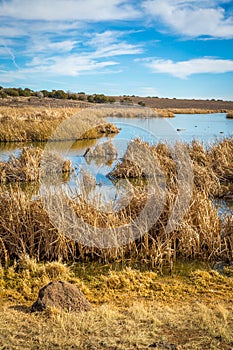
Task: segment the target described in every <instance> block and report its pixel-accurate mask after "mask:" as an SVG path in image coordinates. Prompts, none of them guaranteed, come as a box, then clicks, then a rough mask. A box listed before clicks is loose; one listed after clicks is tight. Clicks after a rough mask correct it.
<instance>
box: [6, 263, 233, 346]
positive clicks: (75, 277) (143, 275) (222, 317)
mask: <svg viewBox="0 0 233 350" xmlns="http://www.w3.org/2000/svg"><path fill="white" fill-rule="evenodd" d="M175 268H176V269H174V274H173V276H167V275H166V276H161V275H159V274H158V273H156V272H155V271H150V270H148V269H144V270H143V268H142V269H141V270H140V269H138V268H124V267H120V266H119V265H117V266H114V265H112V266H111V264H109V265H108V266H106V265H105V266H104V265H100V264H95V263H91V264H74V265H73V266H71V267H68V266H66V265H63V264H61V263H59V262H52V263H46V264H37V263H36V261H35V260H33V259H29V258H28V257H27V256H21V257H20V259H19V260H18V262H15V263H14V265H12V266H10V267H8V268H6V269H4V268H1V271H0V272H1V275H0V284H1V287H2V288H1V290H0V297H1V311H0V334H1V337H0V347H2V348H6V349H22V348H23V349H28V350H29V349H30V350H34V349H38V348H39V349H48V348H49V349H53V348H54V347H56V348H59V349H65V350H66V349H67V350H68V349H71V348H75V349H80V350H89V349H106V350H123V349H124V350H137V349H138V350H149V349H151V348H158V349H162V350H165V349H177V350H179V349H184V350H185V349H186V350H188V349H190V350H191V349H192V350H208V349H210V348H213V349H216V350H229V349H230V348H231V346H232V343H233V338H232V326H233V314H232V300H233V294H232V291H233V288H232V287H233V278H232V275H226V274H225V272H224V273H223V274H222V275H220V274H219V273H217V272H216V271H213V270H210V269H207V270H206V269H203V268H202V267H200V266H199V268H198V266H195V265H192V264H186V265H185V264H183V265H180V266H179V265H177V266H175ZM59 279H62V280H63V279H66V280H67V281H69V282H70V283H72V284H75V285H76V286H77V287H78V288H79V289H80V290H82V292H83V293H84V294H85V295H86V297H87V298H88V299H89V301H91V303H92V304H93V305H95V306H94V307H93V309H92V311H89V312H88V313H81V314H80V313H78V314H76V313H75V312H71V313H69V312H64V311H61V310H59V309H55V308H50V309H47V310H45V311H44V312H43V313H41V314H39V313H30V305H31V303H32V301H33V300H35V297H36V296H37V293H38V290H39V289H40V288H41V287H42V286H43V285H44V284H46V283H48V282H49V281H51V280H53V281H58V280H59ZM6 300H7V301H8V303H7V304H6Z"/></svg>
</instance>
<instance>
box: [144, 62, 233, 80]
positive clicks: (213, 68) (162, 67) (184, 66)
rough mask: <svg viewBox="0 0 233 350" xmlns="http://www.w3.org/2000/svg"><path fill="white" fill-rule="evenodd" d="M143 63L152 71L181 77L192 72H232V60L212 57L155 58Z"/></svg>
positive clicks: (183, 77) (185, 76)
mask: <svg viewBox="0 0 233 350" xmlns="http://www.w3.org/2000/svg"><path fill="white" fill-rule="evenodd" d="M145 65H146V66H147V67H149V68H151V70H152V71H153V72H154V73H167V74H171V75H173V76H174V77H177V78H181V79H185V78H187V77H188V76H190V75H192V74H202V73H227V72H233V60H223V59H213V58H197V59H192V60H189V61H180V62H173V61H172V60H163V59H157V60H153V61H151V62H149V63H145Z"/></svg>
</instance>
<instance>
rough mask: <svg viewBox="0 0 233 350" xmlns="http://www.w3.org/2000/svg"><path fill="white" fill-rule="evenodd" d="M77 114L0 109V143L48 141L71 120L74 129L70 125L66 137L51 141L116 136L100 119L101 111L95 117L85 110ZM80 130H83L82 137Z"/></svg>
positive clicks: (73, 111)
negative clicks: (104, 135) (60, 127)
mask: <svg viewBox="0 0 233 350" xmlns="http://www.w3.org/2000/svg"><path fill="white" fill-rule="evenodd" d="M81 111H82V109H80V108H47V109H45V108H43V107H36V108H34V107H23V108H15V107H0V142H22V141H24V142H26V141H27V142H28V141H29V142H32V141H33V142H36V141H38V142H44V141H48V140H49V139H50V137H51V135H53V133H54V132H55V130H56V129H57V128H58V127H59V126H60V125H62V123H64V122H65V121H67V123H69V121H70V123H71V122H72V123H74V124H75V120H76V123H78V125H76V128H74V127H73V128H72V126H71V125H70V126H68V127H69V134H68V132H65V134H64V135H62V133H60V134H59V135H57V137H56V136H53V139H54V140H55V141H58V140H62V139H72V140H78V139H93V138H98V137H101V136H103V134H106V135H108V134H111V133H118V129H117V128H116V127H115V126H114V125H112V124H110V123H107V122H106V121H105V120H104V118H102V115H103V114H104V113H102V112H101V110H100V111H96V113H95V114H94V113H93V112H88V110H86V111H84V112H82V115H80V114H81ZM84 114H85V115H84ZM77 119H78V122H77ZM80 128H83V133H82V132H81V131H80Z"/></svg>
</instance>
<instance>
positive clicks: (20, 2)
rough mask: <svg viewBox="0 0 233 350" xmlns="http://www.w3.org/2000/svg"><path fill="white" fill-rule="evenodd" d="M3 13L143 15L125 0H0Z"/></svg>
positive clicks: (56, 17)
mask: <svg viewBox="0 0 233 350" xmlns="http://www.w3.org/2000/svg"><path fill="white" fill-rule="evenodd" d="M0 16H6V17H13V18H17V19H27V20H45V21H67V20H68V21H70V20H91V21H100V20H120V19H121V20H126V19H132V18H136V17H137V16H139V13H138V11H137V10H136V9H134V7H133V6H132V5H131V4H130V2H128V3H127V2H126V1H125V0H108V1H106V0H87V1H83V0H49V1H47V0H37V1H31V0H8V1H2V2H1V3H0Z"/></svg>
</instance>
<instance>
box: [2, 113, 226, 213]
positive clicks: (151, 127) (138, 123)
mask: <svg viewBox="0 0 233 350" xmlns="http://www.w3.org/2000/svg"><path fill="white" fill-rule="evenodd" d="M107 120H108V122H111V123H113V124H115V125H116V126H117V127H119V128H120V129H121V130H120V132H119V134H117V135H115V136H114V137H111V140H112V143H113V145H114V147H115V148H116V149H117V152H118V156H117V158H115V159H111V160H109V161H108V162H102V163H101V161H98V159H97V158H93V159H89V160H88V158H84V157H83V154H84V152H85V151H86V150H87V148H94V147H95V146H96V145H98V144H104V143H105V142H106V141H107V140H109V139H110V138H105V137H104V138H101V139H98V140H85V141H76V142H74V143H73V144H72V146H71V147H70V148H69V151H68V153H67V152H65V151H66V149H67V144H66V143H65V142H64V143H59V144H60V145H59V149H60V151H61V153H63V150H64V153H65V155H66V157H68V158H69V159H70V160H71V161H72V164H73V166H74V167H75V169H76V172H75V174H79V173H80V169H82V171H86V172H88V173H89V174H91V175H92V176H93V177H94V178H95V179H96V182H97V186H96V188H95V190H94V191H92V194H90V196H91V197H92V198H90V200H95V199H96V198H97V197H98V196H100V195H103V193H104V197H105V202H106V203H110V202H111V201H112V200H114V199H116V198H117V197H118V196H121V194H122V192H124V191H125V190H126V189H125V187H124V186H125V185H124V184H123V183H122V184H121V185H120V186H118V187H117V186H116V184H114V183H113V182H112V181H111V180H110V179H109V178H108V177H107V176H106V175H107V174H108V173H109V172H110V171H111V170H112V169H113V168H114V166H115V165H116V163H117V162H118V161H119V159H120V158H122V157H123V155H124V153H125V151H126V148H127V145H128V142H129V141H130V140H132V139H134V138H136V137H139V138H140V139H141V140H143V141H148V142H149V143H150V144H153V143H157V142H158V141H167V142H169V143H174V142H176V141H184V142H191V141H192V140H194V139H197V140H199V141H200V142H202V143H203V144H204V146H205V147H206V146H208V145H210V144H212V143H214V142H215V141H216V140H217V139H223V138H225V137H232V136H233V119H227V118H226V114H224V113H217V114H187V115H186V114H183V115H182V114H180V115H176V116H175V118H169V119H167V118H119V117H114V118H107ZM27 145H29V144H27V143H5V144H3V143H2V144H1V143H0V161H3V160H7V159H8V158H9V156H10V155H12V154H15V155H17V154H18V153H19V152H20V149H21V148H22V147H24V146H27ZM33 146H35V147H36V146H40V147H42V148H43V147H45V144H44V143H34V144H33ZM76 181H77V176H73V177H71V180H70V182H69V186H71V187H74V186H75V182H76ZM106 203H105V205H106ZM225 205H226V204H225V202H224V206H225ZM227 205H228V204H227ZM222 207H223V206H221V208H222ZM229 208H230V210H232V202H229V206H228V209H229ZM221 210H222V209H221ZM223 211H225V210H223Z"/></svg>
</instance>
